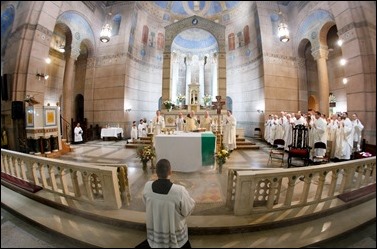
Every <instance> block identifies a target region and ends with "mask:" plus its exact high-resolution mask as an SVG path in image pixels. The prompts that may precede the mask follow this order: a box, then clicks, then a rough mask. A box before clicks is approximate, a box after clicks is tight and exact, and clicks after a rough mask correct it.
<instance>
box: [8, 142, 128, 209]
mask: <svg viewBox="0 0 377 249" xmlns="http://www.w3.org/2000/svg"><path fill="white" fill-rule="evenodd" d="M119 166H121V165H119ZM117 170H118V168H117V167H114V166H113V167H111V166H110V167H109V166H107V165H93V164H86V163H76V162H69V161H63V160H57V159H52V158H45V157H38V156H34V155H29V154H25V153H20V152H16V151H11V150H5V149H1V172H2V173H6V174H8V175H11V176H14V177H17V178H19V179H22V180H24V181H26V182H30V183H33V184H35V185H38V186H41V187H43V189H44V190H47V191H50V192H52V193H54V194H58V195H60V196H64V197H68V198H72V199H75V200H78V201H83V202H88V203H91V204H93V205H99V206H103V207H106V208H112V209H119V208H120V207H121V206H122V198H121V193H120V186H119V181H118V172H117Z"/></svg>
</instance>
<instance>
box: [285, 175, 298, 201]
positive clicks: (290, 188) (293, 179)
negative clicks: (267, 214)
mask: <svg viewBox="0 0 377 249" xmlns="http://www.w3.org/2000/svg"><path fill="white" fill-rule="evenodd" d="M296 179H297V176H292V177H290V178H289V181H288V189H287V194H286V196H285V201H284V205H285V206H288V207H290V206H291V205H292V198H293V193H294V188H295V183H296Z"/></svg>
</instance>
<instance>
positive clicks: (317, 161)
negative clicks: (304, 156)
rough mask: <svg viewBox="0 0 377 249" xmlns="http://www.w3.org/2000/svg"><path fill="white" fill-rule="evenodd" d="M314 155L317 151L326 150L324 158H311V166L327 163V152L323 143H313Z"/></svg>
mask: <svg viewBox="0 0 377 249" xmlns="http://www.w3.org/2000/svg"><path fill="white" fill-rule="evenodd" d="M313 149H314V153H316V150H317V149H324V150H326V153H325V155H324V156H316V155H314V156H313V164H321V163H328V162H329V156H328V151H327V146H326V144H325V143H324V142H316V143H314V148H313Z"/></svg>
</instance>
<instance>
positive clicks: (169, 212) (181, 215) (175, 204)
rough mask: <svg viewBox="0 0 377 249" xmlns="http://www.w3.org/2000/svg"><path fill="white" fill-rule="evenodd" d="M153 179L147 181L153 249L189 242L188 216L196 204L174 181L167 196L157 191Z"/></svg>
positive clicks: (147, 211)
mask: <svg viewBox="0 0 377 249" xmlns="http://www.w3.org/2000/svg"><path fill="white" fill-rule="evenodd" d="M152 183H153V181H149V182H147V183H146V184H145V187H144V191H143V201H144V203H145V205H146V213H145V216H146V217H145V218H146V226H147V239H148V243H149V245H150V246H151V247H152V248H169V247H170V248H179V247H182V246H183V245H184V244H185V243H186V242H187V241H188V229H187V223H186V217H188V216H189V215H190V214H191V213H192V211H193V210H194V207H195V201H194V200H193V199H192V198H191V197H190V195H189V193H188V192H187V190H186V189H185V188H184V187H183V186H181V185H177V184H173V185H172V187H171V189H170V191H169V193H168V194H167V195H164V194H158V193H154V192H153V190H152Z"/></svg>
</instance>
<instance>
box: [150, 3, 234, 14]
mask: <svg viewBox="0 0 377 249" xmlns="http://www.w3.org/2000/svg"><path fill="white" fill-rule="evenodd" d="M239 2H240V1H150V3H151V4H154V5H155V6H156V7H158V8H160V9H162V10H164V11H166V13H168V14H171V15H177V16H185V17H186V16H192V15H197V16H202V17H205V16H207V17H211V16H213V15H219V14H222V13H223V12H224V11H229V10H231V9H233V8H235V7H236V6H237V5H238V4H239Z"/></svg>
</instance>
